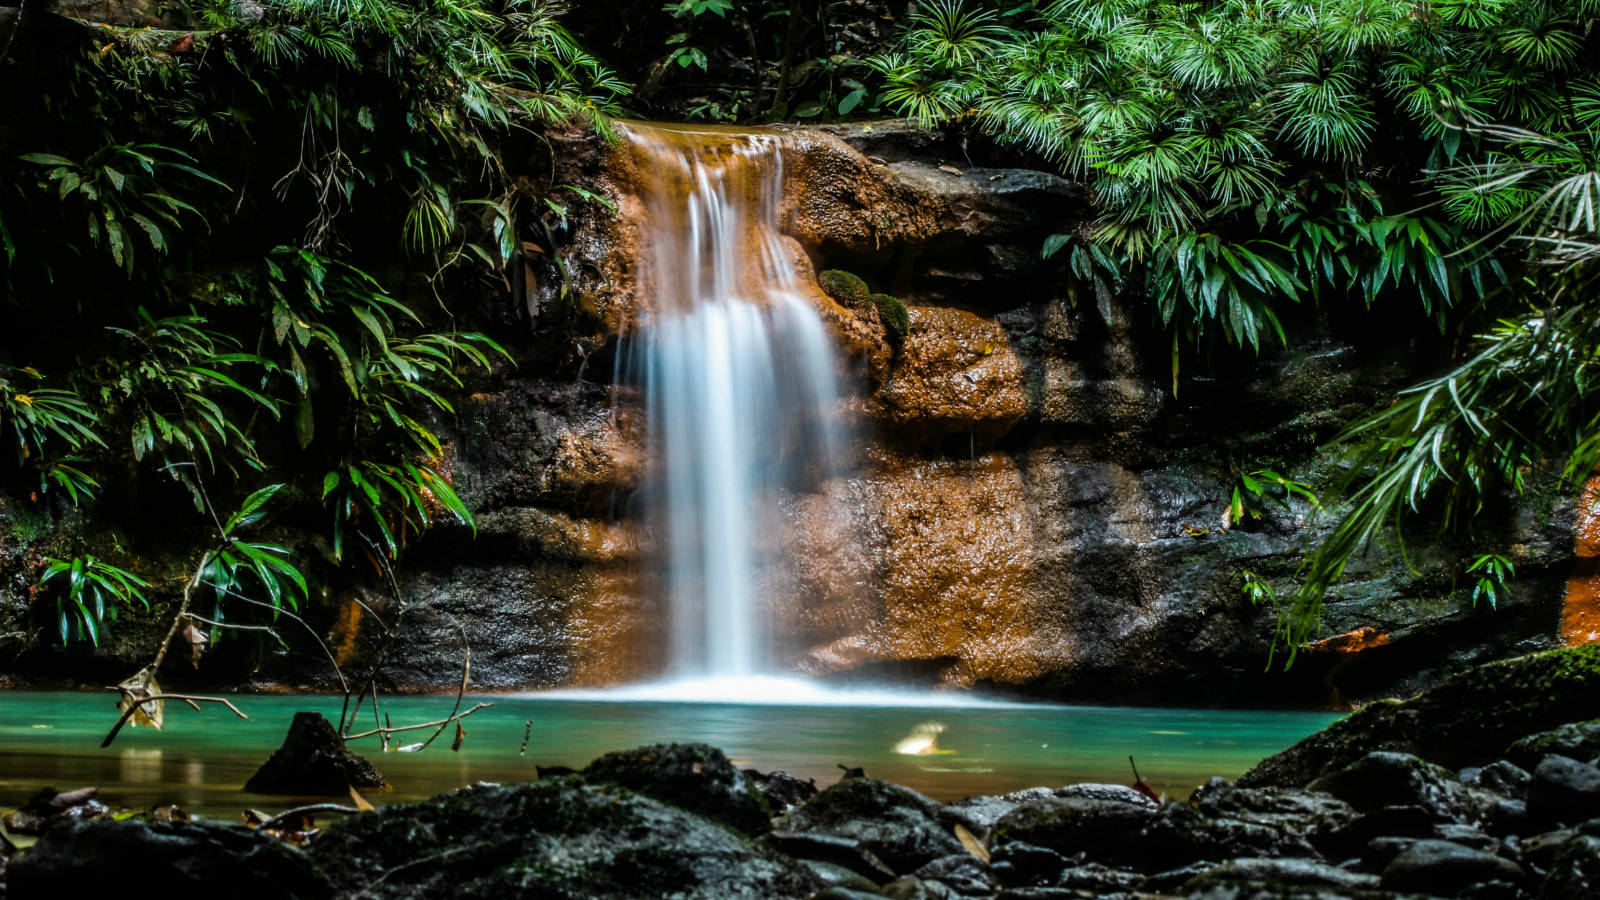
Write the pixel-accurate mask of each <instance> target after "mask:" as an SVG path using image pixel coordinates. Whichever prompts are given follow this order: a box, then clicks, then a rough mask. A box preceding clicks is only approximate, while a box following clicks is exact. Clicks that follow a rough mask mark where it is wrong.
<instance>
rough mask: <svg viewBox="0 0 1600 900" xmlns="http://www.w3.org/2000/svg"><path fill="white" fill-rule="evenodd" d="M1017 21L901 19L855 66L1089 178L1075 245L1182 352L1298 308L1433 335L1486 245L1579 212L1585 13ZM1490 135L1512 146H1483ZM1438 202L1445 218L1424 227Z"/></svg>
mask: <svg viewBox="0 0 1600 900" xmlns="http://www.w3.org/2000/svg"><path fill="white" fill-rule="evenodd" d="M1033 10H1034V13H1033V15H1032V17H1031V19H1013V20H1010V21H1004V22H1002V21H1001V18H1000V17H999V16H997V14H996V12H995V11H994V10H993V9H992V7H991V6H990V5H989V4H980V3H974V2H963V0H937V2H922V3H920V4H917V5H916V11H915V12H914V13H913V16H912V21H911V26H910V28H909V29H908V30H907V33H906V35H905V38H904V41H903V44H902V46H901V48H900V49H899V50H898V51H896V52H894V53H891V54H887V55H885V56H882V57H880V58H878V59H877V60H875V63H874V64H875V66H876V67H877V68H878V70H879V71H880V72H881V73H882V74H883V76H884V78H885V88H884V96H885V98H886V100H887V102H888V103H889V105H891V106H892V107H894V108H896V109H897V110H899V111H900V112H901V113H903V114H905V115H907V116H910V117H912V118H915V119H917V120H919V121H920V122H922V123H923V124H925V125H934V124H946V123H950V124H956V125H959V126H961V127H974V128H977V129H979V130H982V131H984V132H987V133H989V134H991V135H993V136H995V137H996V138H998V139H999V140H1001V141H1005V142H1012V143H1015V144H1019V145H1022V146H1024V147H1026V148H1028V149H1030V150H1032V151H1034V152H1036V153H1039V154H1041V155H1043V156H1044V157H1046V158H1049V159H1051V160H1054V161H1055V162H1057V163H1058V164H1059V165H1060V166H1061V167H1062V168H1063V170H1064V171H1065V172H1066V173H1067V174H1068V175H1069V176H1072V177H1076V178H1079V179H1082V180H1084V181H1086V182H1088V183H1089V184H1090V185H1091V186H1092V188H1093V191H1094V195H1095V199H1096V202H1097V204H1098V207H1099V209H1100V211H1101V219H1100V221H1099V223H1098V227H1097V228H1096V229H1095V230H1094V231H1093V233H1092V240H1093V241H1094V242H1095V243H1097V244H1099V245H1101V246H1103V247H1105V248H1106V249H1107V250H1108V251H1109V252H1110V253H1111V254H1112V258H1113V259H1114V261H1115V265H1116V268H1117V269H1119V270H1120V271H1121V272H1122V273H1123V275H1124V276H1125V279H1126V280H1125V285H1124V286H1125V287H1128V288H1131V289H1134V290H1142V291H1144V292H1147V293H1148V294H1149V295H1151V296H1152V297H1155V298H1156V299H1157V305H1158V310H1159V314H1160V316H1161V318H1162V321H1163V322H1164V323H1165V324H1166V325H1168V326H1169V327H1171V328H1173V330H1174V332H1175V333H1176V334H1178V335H1179V336H1181V337H1185V338H1188V339H1190V340H1200V341H1203V342H1209V341H1210V339H1211V338H1212V337H1213V336H1214V337H1216V338H1219V339H1221V340H1222V341H1223V342H1225V343H1229V344H1235V345H1240V346H1248V347H1252V348H1255V347H1258V346H1259V345H1260V344H1261V343H1262V342H1263V340H1264V339H1266V338H1268V337H1269V336H1275V337H1280V338H1281V332H1280V328H1279V325H1278V315H1277V314H1276V313H1275V312H1274V310H1275V309H1279V308H1282V306H1283V305H1284V304H1286V303H1294V302H1297V301H1299V300H1301V299H1302V298H1304V297H1305V296H1307V295H1309V296H1310V297H1312V298H1314V299H1318V300H1321V299H1342V298H1349V299H1352V300H1359V302H1361V303H1363V304H1371V303H1374V302H1376V301H1378V300H1380V299H1383V298H1386V297H1391V296H1393V297H1409V298H1412V299H1414V300H1417V301H1420V305H1421V307H1422V310H1423V311H1424V312H1425V313H1426V314H1428V315H1431V316H1433V317H1434V318H1435V319H1436V320H1437V321H1438V322H1439V323H1440V325H1441V327H1445V326H1447V325H1448V316H1449V314H1450V312H1451V311H1452V310H1458V309H1472V308H1475V307H1476V306H1477V305H1478V304H1479V303H1480V302H1481V301H1482V300H1483V299H1485V298H1486V297H1487V296H1488V295H1490V294H1491V293H1492V292H1493V291H1494V290H1496V289H1497V288H1499V287H1500V285H1501V284H1502V283H1503V282H1504V281H1505V279H1506V277H1507V266H1506V265H1505V259H1504V257H1503V256H1501V257H1490V256H1487V255H1486V254H1485V253H1483V252H1481V249H1480V248H1481V247H1482V244H1481V240H1482V238H1483V237H1484V234H1485V231H1487V230H1492V229H1495V228H1503V227H1505V226H1506V225H1507V224H1510V223H1511V222H1512V221H1515V220H1516V217H1517V216H1521V224H1520V225H1519V226H1518V227H1524V226H1526V225H1529V224H1532V223H1534V222H1539V223H1544V222H1545V221H1546V220H1545V219H1543V218H1541V216H1542V213H1538V212H1536V211H1535V210H1536V209H1537V208H1539V207H1541V206H1543V205H1544V203H1548V202H1561V203H1562V205H1563V208H1564V209H1566V210H1568V211H1569V212H1571V211H1575V210H1579V209H1584V208H1587V209H1593V208H1594V206H1593V205H1592V201H1593V200H1597V199H1600V196H1596V194H1597V193H1600V183H1594V184H1591V183H1587V182H1585V181H1584V180H1583V177H1582V171H1583V170H1584V169H1586V168H1587V167H1586V166H1585V165H1584V159H1585V155H1584V154H1585V153H1586V152H1587V153H1589V154H1590V155H1592V152H1593V149H1594V148H1593V146H1592V143H1593V128H1594V124H1595V122H1596V121H1597V120H1600V112H1597V111H1600V102H1597V100H1596V94H1597V91H1600V84H1597V83H1596V82H1594V81H1593V79H1591V78H1588V77H1578V76H1577V72H1576V70H1574V69H1573V68H1572V67H1573V65H1574V60H1575V59H1576V58H1578V57H1579V56H1581V55H1582V52H1583V51H1582V50H1581V49H1580V48H1581V46H1582V44H1583V38H1582V37H1581V36H1582V35H1584V34H1587V33H1588V32H1589V30H1590V26H1591V25H1592V24H1593V22H1594V21H1595V18H1596V15H1597V14H1600V10H1597V9H1594V8H1592V7H1591V5H1590V4H1586V3H1584V2H1581V0H1550V2H1540V3H1531V4H1500V3H1495V4H1477V3H1473V4H1454V3H1452V4H1439V3H1426V2H1421V0H1415V2H1408V0H1334V2H1331V3H1325V4H1300V3H1288V2H1267V3H1262V2H1256V0H1223V2H1217V3H1204V4H1195V3H1182V2H1160V0H1056V2H1050V3H1039V4H1034V5H1033ZM1491 118H1492V119H1498V120H1501V121H1504V122H1507V123H1509V124H1508V125H1507V126H1503V127H1505V128H1511V129H1526V130H1528V134H1529V137H1528V138H1527V139H1526V140H1523V141H1520V142H1507V141H1496V140H1495V139H1494V137H1493V135H1492V134H1487V135H1486V133H1485V131H1484V129H1483V128H1482V127H1481V123H1482V122H1483V121H1485V120H1489V119H1491ZM1380 123H1381V124H1380ZM1497 127H1502V126H1497ZM1380 130H1382V131H1383V134H1384V139H1383V140H1382V141H1379V140H1377V139H1376V138H1377V135H1378V133H1379V131H1380ZM1574 134H1580V135H1582V137H1580V138H1571V137H1559V138H1537V137H1534V136H1533V135H1569V136H1570V135H1574ZM1508 157H1515V158H1516V160H1517V161H1521V162H1527V163H1531V162H1534V161H1535V160H1538V161H1539V162H1540V163H1542V164H1543V165H1544V166H1546V167H1547V168H1545V169H1543V170H1541V171H1545V172H1555V171H1562V172H1566V173H1567V175H1568V177H1567V178H1566V179H1564V180H1559V181H1560V183H1559V184H1558V185H1557V184H1552V185H1549V186H1548V187H1541V188H1540V189H1534V188H1533V187H1531V186H1530V185H1528V184H1525V183H1524V182H1525V181H1527V180H1528V179H1533V178H1534V177H1535V176H1534V175H1533V174H1532V173H1533V171H1534V170H1535V168H1534V167H1533V166H1527V165H1521V166H1518V165H1511V161H1510V160H1509V159H1508ZM1457 168H1459V169H1460V170H1462V171H1464V172H1466V173H1468V174H1469V175H1471V176H1472V177H1470V178H1468V179H1467V181H1468V182H1470V184H1468V185H1463V184H1462V183H1460V182H1461V181H1462V179H1461V178H1460V177H1458V176H1455V175H1451V174H1449V172H1448V170H1451V169H1457ZM1419 176H1420V177H1419ZM1481 176H1489V177H1481ZM1540 177H1543V176H1540ZM1546 180H1549V179H1546ZM1486 184H1487V185H1489V186H1490V188H1491V190H1489V191H1487V192H1480V191H1479V188H1481V187H1482V186H1484V185H1486ZM1440 201H1443V207H1442V208H1443V211H1444V213H1445V214H1446V215H1444V216H1440V215H1438V214H1435V213H1432V212H1429V211H1428V210H1429V209H1430V208H1431V207H1433V206H1435V205H1438V204H1439V203H1440ZM1541 201H1542V202H1541ZM1586 202H1588V203H1591V205H1589V206H1587V207H1586V206H1584V204H1585V203H1586ZM1386 207H1390V208H1393V209H1405V210H1409V211H1408V212H1406V213H1401V214H1396V213H1392V212H1386V210H1385V208H1386ZM1524 230H1526V229H1524ZM1065 240H1066V239H1065V238H1064V237H1063V238H1061V239H1060V241H1061V243H1065ZM1058 246H1059V244H1058ZM1080 268H1081V267H1079V266H1076V265H1074V266H1073V270H1074V274H1077V272H1078V270H1079V269H1080Z"/></svg>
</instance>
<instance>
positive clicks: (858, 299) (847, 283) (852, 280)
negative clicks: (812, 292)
mask: <svg viewBox="0 0 1600 900" xmlns="http://www.w3.org/2000/svg"><path fill="white" fill-rule="evenodd" d="M817 284H818V285H820V286H821V287H822V291H823V293H825V294H827V295H828V296H829V297H832V298H833V299H834V301H835V302H837V303H841V304H843V305H845V306H850V307H854V308H856V309H862V308H865V307H866V305H867V297H868V296H869V295H870V294H871V293H872V291H871V290H869V289H868V288H867V283H866V282H865V281H862V280H861V277H860V276H858V275H852V274H851V273H849V272H846V271H844V270H843V269H825V270H823V272H822V273H821V274H820V275H818V276H817Z"/></svg>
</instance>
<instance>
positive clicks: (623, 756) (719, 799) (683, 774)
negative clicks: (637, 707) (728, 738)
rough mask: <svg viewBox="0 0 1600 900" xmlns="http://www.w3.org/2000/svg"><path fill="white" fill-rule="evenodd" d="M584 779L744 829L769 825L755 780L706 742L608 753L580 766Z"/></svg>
mask: <svg viewBox="0 0 1600 900" xmlns="http://www.w3.org/2000/svg"><path fill="white" fill-rule="evenodd" d="M583 778H584V780H585V781H588V782H591V783H607V784H615V785H620V786H622V787H625V788H627V789H629V790H631V791H637V792H638V793H641V794H644V795H645V796H647V797H653V798H655V799H657V800H660V801H661V802H662V803H670V804H672V805H673V806H676V807H678V808H679V809H686V810H688V811H689V812H692V813H698V814H699V815H702V816H705V817H706V818H708V819H711V820H712V821H714V822H721V823H722V824H724V825H727V826H729V827H730V828H737V829H738V830H740V831H742V832H744V833H746V834H755V835H759V834H762V833H764V832H766V831H768V830H769V829H771V828H772V811H771V807H770V806H769V805H768V803H767V797H766V795H765V794H764V793H762V792H761V790H760V788H759V787H758V786H757V784H756V782H755V780H754V779H752V778H751V777H750V776H749V775H746V774H745V773H744V772H742V771H740V770H739V769H738V768H736V767H735V766H734V765H733V763H731V762H729V761H728V757H727V756H726V755H725V754H724V753H723V752H722V751H721V750H718V749H717V748H715V747H712V746H710V745H707V744H655V745H653V746H649V747H639V748H638V749H635V750H623V751H620V752H617V753H607V754H606V755H605V756H602V757H600V758H599V759H597V760H595V761H594V762H592V763H590V764H589V766H588V768H586V769H584V770H583Z"/></svg>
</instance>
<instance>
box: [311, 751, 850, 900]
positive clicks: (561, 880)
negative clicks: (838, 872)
mask: <svg viewBox="0 0 1600 900" xmlns="http://www.w3.org/2000/svg"><path fill="white" fill-rule="evenodd" d="M310 852H311V855H312V857H313V858H314V859H316V860H318V861H319V862H322V863H323V865H324V866H325V868H326V869H327V870H328V871H329V872H330V873H331V874H332V875H333V880H334V885H335V887H336V888H337V889H338V890H339V891H340V892H341V893H345V892H349V893H359V894H360V895H361V896H363V897H366V898H369V900H385V898H393V900H400V898H406V900H433V898H438V900H467V898H473V900H476V898H482V900H490V898H494V900H501V898H507V897H541V898H545V897H549V898H567V897H571V898H579V897H582V898H589V897H615V898H636V897H660V896H673V897H703V898H708V900H710V898H718V900H720V898H726V897H774V898H784V897H805V896H808V895H810V894H811V893H813V892H814V891H816V890H817V889H819V888H820V887H821V886H822V883H821V880H820V879H819V878H818V877H817V875H816V874H815V873H813V872H812V871H811V870H810V869H808V868H806V867H805V866H804V865H802V864H800V863H798V862H796V861H794V860H792V859H789V858H788V857H785V856H783V855H781V854H779V853H778V852H776V851H775V850H772V849H771V848H769V847H767V846H765V845H763V844H761V843H759V842H757V841H754V840H752V839H750V838H747V837H744V836H742V835H740V834H738V833H736V832H734V831H732V830H731V829H729V828H726V827H724V826H722V825H720V824H717V823H714V822H711V821H709V820H707V819H704V818H701V817H700V816H697V815H694V814H692V813H689V812H686V811H684V810H682V809H679V808H677V807H675V806H670V805H668V804H666V803H663V802H661V801H659V800H655V799H653V798H650V797H645V796H642V795H640V794H637V793H634V792H633V791H630V790H628V789H626V788H623V787H619V786H617V785H615V784H592V783H585V782H584V781H582V780H581V779H580V778H579V777H576V776H568V777H565V778H553V779H545V780H543V781H537V782H533V783H531V784H520V785H513V786H505V787H501V786H492V787H475V788H467V789H465V790H461V791H457V792H455V793H453V794H446V795H444V796H441V797H436V798H434V799H433V800H429V801H427V802H425V803H419V804H411V805H396V806H388V807H384V808H382V809H379V810H377V811H376V812H370V813H364V814H362V815H359V816H353V817H351V818H349V819H347V820H345V821H344V822H341V823H339V824H337V825H335V826H333V827H331V828H329V829H328V830H327V832H326V833H325V834H323V835H322V836H321V837H320V838H319V839H317V841H316V842H315V843H313V844H312V846H311V851H310Z"/></svg>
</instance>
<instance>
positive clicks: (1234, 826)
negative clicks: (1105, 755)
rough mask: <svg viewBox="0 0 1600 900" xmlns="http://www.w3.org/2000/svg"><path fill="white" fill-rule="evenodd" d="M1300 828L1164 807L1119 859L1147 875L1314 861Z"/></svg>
mask: <svg viewBox="0 0 1600 900" xmlns="http://www.w3.org/2000/svg"><path fill="white" fill-rule="evenodd" d="M1316 855H1317V851H1316V849H1315V848H1314V847H1312V846H1311V844H1310V843H1309V842H1308V841H1307V840H1306V834H1305V832H1303V831H1302V830H1301V829H1299V828H1297V827H1294V826H1292V825H1285V824H1284V823H1282V822H1278V823H1271V824H1265V823H1262V822H1257V821H1248V820H1245V819H1236V818H1232V817H1230V816H1216V817H1213V816H1207V815H1206V814H1205V813H1204V812H1202V811H1201V810H1200V809H1198V808H1196V807H1194V806H1190V805H1189V804H1187V803H1168V804H1166V805H1165V806H1163V807H1161V809H1160V811H1159V812H1158V813H1157V815H1156V816H1155V817H1153V818H1152V819H1151V820H1150V822H1149V824H1148V825H1146V827H1145V828H1144V829H1143V830H1142V831H1141V832H1140V834H1139V837H1138V842H1137V844H1136V845H1133V846H1130V847H1128V848H1126V849H1125V850H1124V851H1123V852H1122V853H1121V854H1120V858H1121V859H1122V860H1123V861H1124V862H1126V863H1127V864H1129V865H1133V866H1135V867H1137V868H1140V869H1141V870H1144V871H1150V870H1152V869H1153V868H1155V867H1156V866H1174V865H1183V864H1185V863H1191V862H1198V861H1200V860H1208V859H1209V860H1223V859H1230V858H1236V857H1300V856H1305V857H1315V856H1316Z"/></svg>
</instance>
